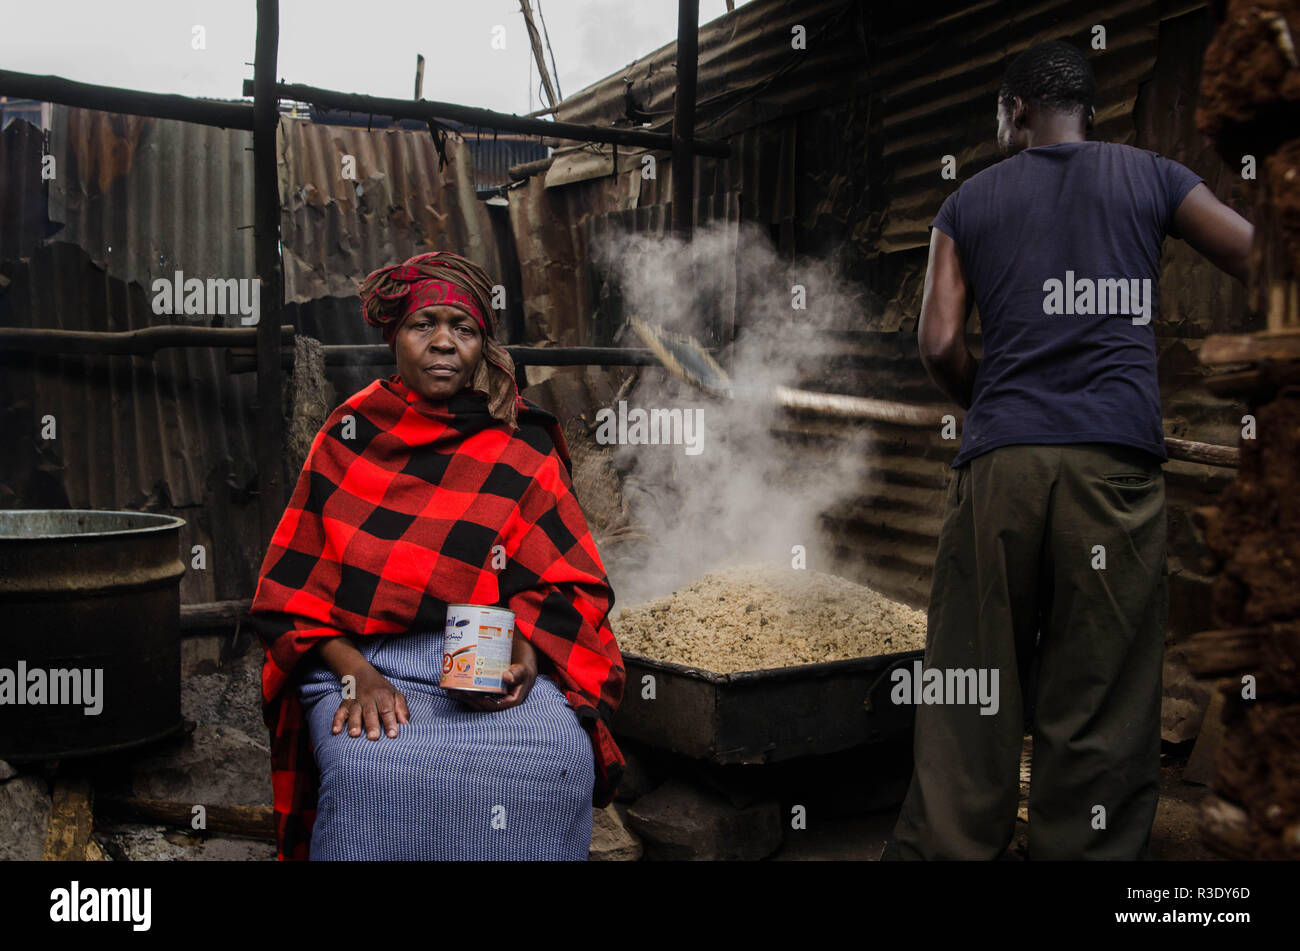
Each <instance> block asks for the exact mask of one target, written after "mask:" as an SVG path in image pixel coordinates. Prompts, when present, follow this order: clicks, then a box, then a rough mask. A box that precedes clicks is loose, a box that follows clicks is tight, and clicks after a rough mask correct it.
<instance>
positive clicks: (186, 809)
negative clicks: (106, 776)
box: [99, 797, 275, 842]
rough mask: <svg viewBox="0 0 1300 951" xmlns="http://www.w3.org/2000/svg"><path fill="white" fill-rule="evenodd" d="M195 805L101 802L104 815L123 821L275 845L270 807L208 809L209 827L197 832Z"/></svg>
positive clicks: (119, 799)
mask: <svg viewBox="0 0 1300 951" xmlns="http://www.w3.org/2000/svg"><path fill="white" fill-rule="evenodd" d="M194 806H195V804H194V803H188V802H170V801H168V800H165V799H137V798H135V797H125V798H123V797H108V798H104V799H101V800H100V803H99V809H100V812H102V813H105V814H109V815H114V816H117V817H119V818H126V819H137V820H140V821H143V822H155V823H159V824H161V825H168V826H172V827H173V828H177V829H184V830H185V831H186V832H194V831H200V832H220V833H224V834H226V835H238V836H243V837H244V838H246V839H265V840H268V841H272V842H274V841H275V813H274V811H273V810H272V809H271V807H270V806H219V805H212V806H209V805H204V807H203V808H204V810H205V811H206V813H207V815H206V820H205V827H204V828H203V829H200V830H195V829H194V825H193V823H194Z"/></svg>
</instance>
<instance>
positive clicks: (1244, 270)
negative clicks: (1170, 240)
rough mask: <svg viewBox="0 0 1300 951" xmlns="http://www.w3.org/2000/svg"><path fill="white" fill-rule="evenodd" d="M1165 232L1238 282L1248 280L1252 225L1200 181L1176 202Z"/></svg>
mask: <svg viewBox="0 0 1300 951" xmlns="http://www.w3.org/2000/svg"><path fill="white" fill-rule="evenodd" d="M1169 233H1170V234H1171V235H1172V236H1173V237H1175V238H1182V239H1183V240H1184V241H1186V242H1187V243H1188V244H1190V245H1191V246H1192V247H1193V248H1195V249H1196V250H1197V251H1199V252H1200V253H1201V254H1202V255H1204V256H1205V257H1206V258H1207V259H1208V260H1209V261H1210V262H1211V263H1212V264H1214V265H1215V267H1217V268H1219V269H1220V270H1222V271H1226V272H1227V273H1229V274H1231V275H1232V276H1233V277H1235V278H1236V279H1237V280H1239V281H1241V283H1243V284H1245V283H1246V281H1247V279H1249V277H1250V244H1251V241H1252V240H1254V237H1255V226H1254V225H1252V224H1251V223H1250V222H1249V221H1247V220H1246V219H1245V218H1243V217H1241V215H1239V214H1237V213H1236V212H1235V211H1233V210H1232V209H1231V208H1229V207H1228V206H1227V205H1225V204H1224V203H1223V202H1221V201H1219V199H1218V198H1216V197H1215V195H1214V192H1212V191H1210V190H1209V188H1207V187H1206V185H1205V183H1204V182H1199V183H1197V185H1196V187H1195V188H1193V189H1192V190H1191V191H1189V192H1188V193H1187V197H1186V198H1184V199H1183V200H1182V203H1181V204H1179V206H1178V210H1177V211H1176V212H1174V222H1173V226H1172V227H1171V228H1170V229H1169Z"/></svg>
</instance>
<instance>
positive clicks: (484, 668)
mask: <svg viewBox="0 0 1300 951" xmlns="http://www.w3.org/2000/svg"><path fill="white" fill-rule="evenodd" d="M514 635H515V612H514V611H507V610H505V609H504V608H493V607H484V606H483V605H478V604H449V605H447V629H446V633H445V634H444V636H443V647H442V649H443V654H442V680H441V682H440V686H442V687H444V688H447V689H452V690H479V691H484V692H486V693H506V692H507V690H506V685H505V684H504V683H502V682H501V675H502V674H503V673H505V670H506V668H507V667H509V666H510V657H511V655H512V653H513V650H514Z"/></svg>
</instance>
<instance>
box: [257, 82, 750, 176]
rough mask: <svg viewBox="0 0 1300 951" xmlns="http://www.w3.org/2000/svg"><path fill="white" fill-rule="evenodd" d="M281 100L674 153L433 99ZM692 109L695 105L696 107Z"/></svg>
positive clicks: (287, 87)
mask: <svg viewBox="0 0 1300 951" xmlns="http://www.w3.org/2000/svg"><path fill="white" fill-rule="evenodd" d="M275 88H276V95H278V96H279V97H280V98H281V99H285V100H289V101H293V102H310V103H311V104H312V105H314V106H316V108H318V109H322V110H340V111H343V112H359V113H362V114H363V115H364V114H367V113H369V114H372V115H376V116H391V117H392V118H394V119H418V120H420V121H423V122H427V121H428V120H429V119H435V120H437V119H443V120H446V121H449V122H459V123H462V124H463V125H470V126H475V127H476V128H480V129H496V130H498V131H500V132H520V133H523V134H524V135H538V136H543V137H545V138H548V139H568V140H571V141H574V142H604V143H612V144H614V145H628V146H638V147H640V148H647V149H669V148H671V147H672V136H671V135H669V134H667V133H664V132H647V131H646V130H644V129H621V128H615V127H614V126H596V125H581V124H579V123H576V122H548V121H547V120H545V119H529V118H527V117H525V116H516V115H511V114H509V113H505V112H493V111H492V110H491V109H480V108H478V107H476V106H461V105H457V104H456V103H452V102H438V101H436V100H433V99H420V100H418V101H416V100H412V99H386V98H383V97H380V96H364V95H361V94H359V93H351V92H338V91H336V90H333V89H321V88H320V87H318V86H305V85H302V84H301V83H277V84H276V87H275ZM251 89H252V86H251V85H250V84H249V82H248V81H247V80H245V82H244V95H250V90H251ZM692 106H694V103H693V102H692ZM695 153H696V154H697V155H709V156H713V157H716V158H727V157H728V156H730V155H731V146H729V145H728V144H727V143H726V142H719V141H717V140H716V139H700V140H698V141H697V142H696V143H695Z"/></svg>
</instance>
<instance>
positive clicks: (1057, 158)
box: [934, 142, 1201, 466]
mask: <svg viewBox="0 0 1300 951" xmlns="http://www.w3.org/2000/svg"><path fill="white" fill-rule="evenodd" d="M1199 181H1201V179H1200V177H1199V176H1197V175H1196V174H1194V173H1193V172H1191V171H1189V170H1188V169H1186V168H1184V167H1183V166H1182V165H1179V164H1178V163H1177V162H1172V161H1170V160H1168V159H1165V158H1162V157H1161V156H1158V155H1156V154H1154V153H1152V152H1146V151H1143V150H1141V149H1135V148H1130V147H1129V146H1124V145H1116V144H1111V143H1105V142H1062V143H1058V144H1056V145H1049V146H1042V147H1037V148H1028V149H1024V150H1022V151H1020V152H1019V153H1017V154H1016V155H1015V156H1013V157H1012V158H1009V159H1007V160H1005V161H1002V162H999V163H998V164H997V165H994V166H992V167H991V168H988V169H985V170H984V171H982V172H980V173H979V174H978V175H976V176H974V177H973V178H971V179H970V181H968V182H966V183H965V184H963V185H962V187H961V188H960V189H958V190H957V192H955V193H953V194H952V195H951V196H949V198H948V200H947V201H946V202H945V203H944V205H943V208H942V209H941V210H940V212H939V214H938V216H937V217H936V218H935V220H934V227H936V228H938V229H939V230H940V231H943V232H944V233H945V234H947V235H949V236H950V237H952V238H953V240H954V242H955V243H956V245H957V249H958V252H959V253H960V255H961V259H962V262H963V264H964V266H965V270H966V275H967V279H968V281H969V282H970V287H971V290H972V294H973V297H974V301H975V303H976V305H977V306H978V308H979V313H980V323H981V329H982V333H983V337H984V359H983V361H982V362H981V364H980V368H979V373H978V376H977V378H976V382H975V388H974V399H973V401H972V404H971V408H970V412H969V413H968V414H967V416H966V420H965V422H964V424H963V434H962V447H961V451H960V452H959V453H958V455H957V457H956V459H955V460H954V461H953V465H954V466H960V465H962V464H963V463H964V462H966V461H967V460H968V459H970V458H972V457H973V456H975V455H978V454H980V453H983V452H986V451H988V450H990V449H995V448H997V447H998V446H1004V445H1011V444H1016V443H1049V444H1061V443H1085V442H1112V443H1120V444H1123V445H1129V446H1134V447H1136V448H1139V449H1143V450H1145V451H1147V452H1150V453H1152V454H1153V455H1155V456H1156V457H1158V458H1160V459H1162V460H1163V459H1164V458H1165V452H1164V435H1163V430H1162V426H1161V413H1160V390H1159V385H1158V381H1157V377H1156V359H1155V334H1154V329H1153V326H1154V325H1153V324H1152V323H1151V318H1152V317H1154V316H1155V314H1156V313H1157V311H1158V303H1157V302H1158V286H1159V275H1160V253H1161V245H1162V242H1163V240H1164V237H1165V234H1166V233H1167V232H1168V231H1169V228H1170V225H1171V223H1172V221H1173V218H1174V214H1175V212H1176V210H1177V208H1178V205H1179V203H1180V202H1181V201H1182V200H1183V198H1184V197H1186V195H1187V193H1188V192H1189V191H1190V190H1191V189H1192V188H1193V187H1195V185H1196V184H1197V183H1198V182H1199Z"/></svg>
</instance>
